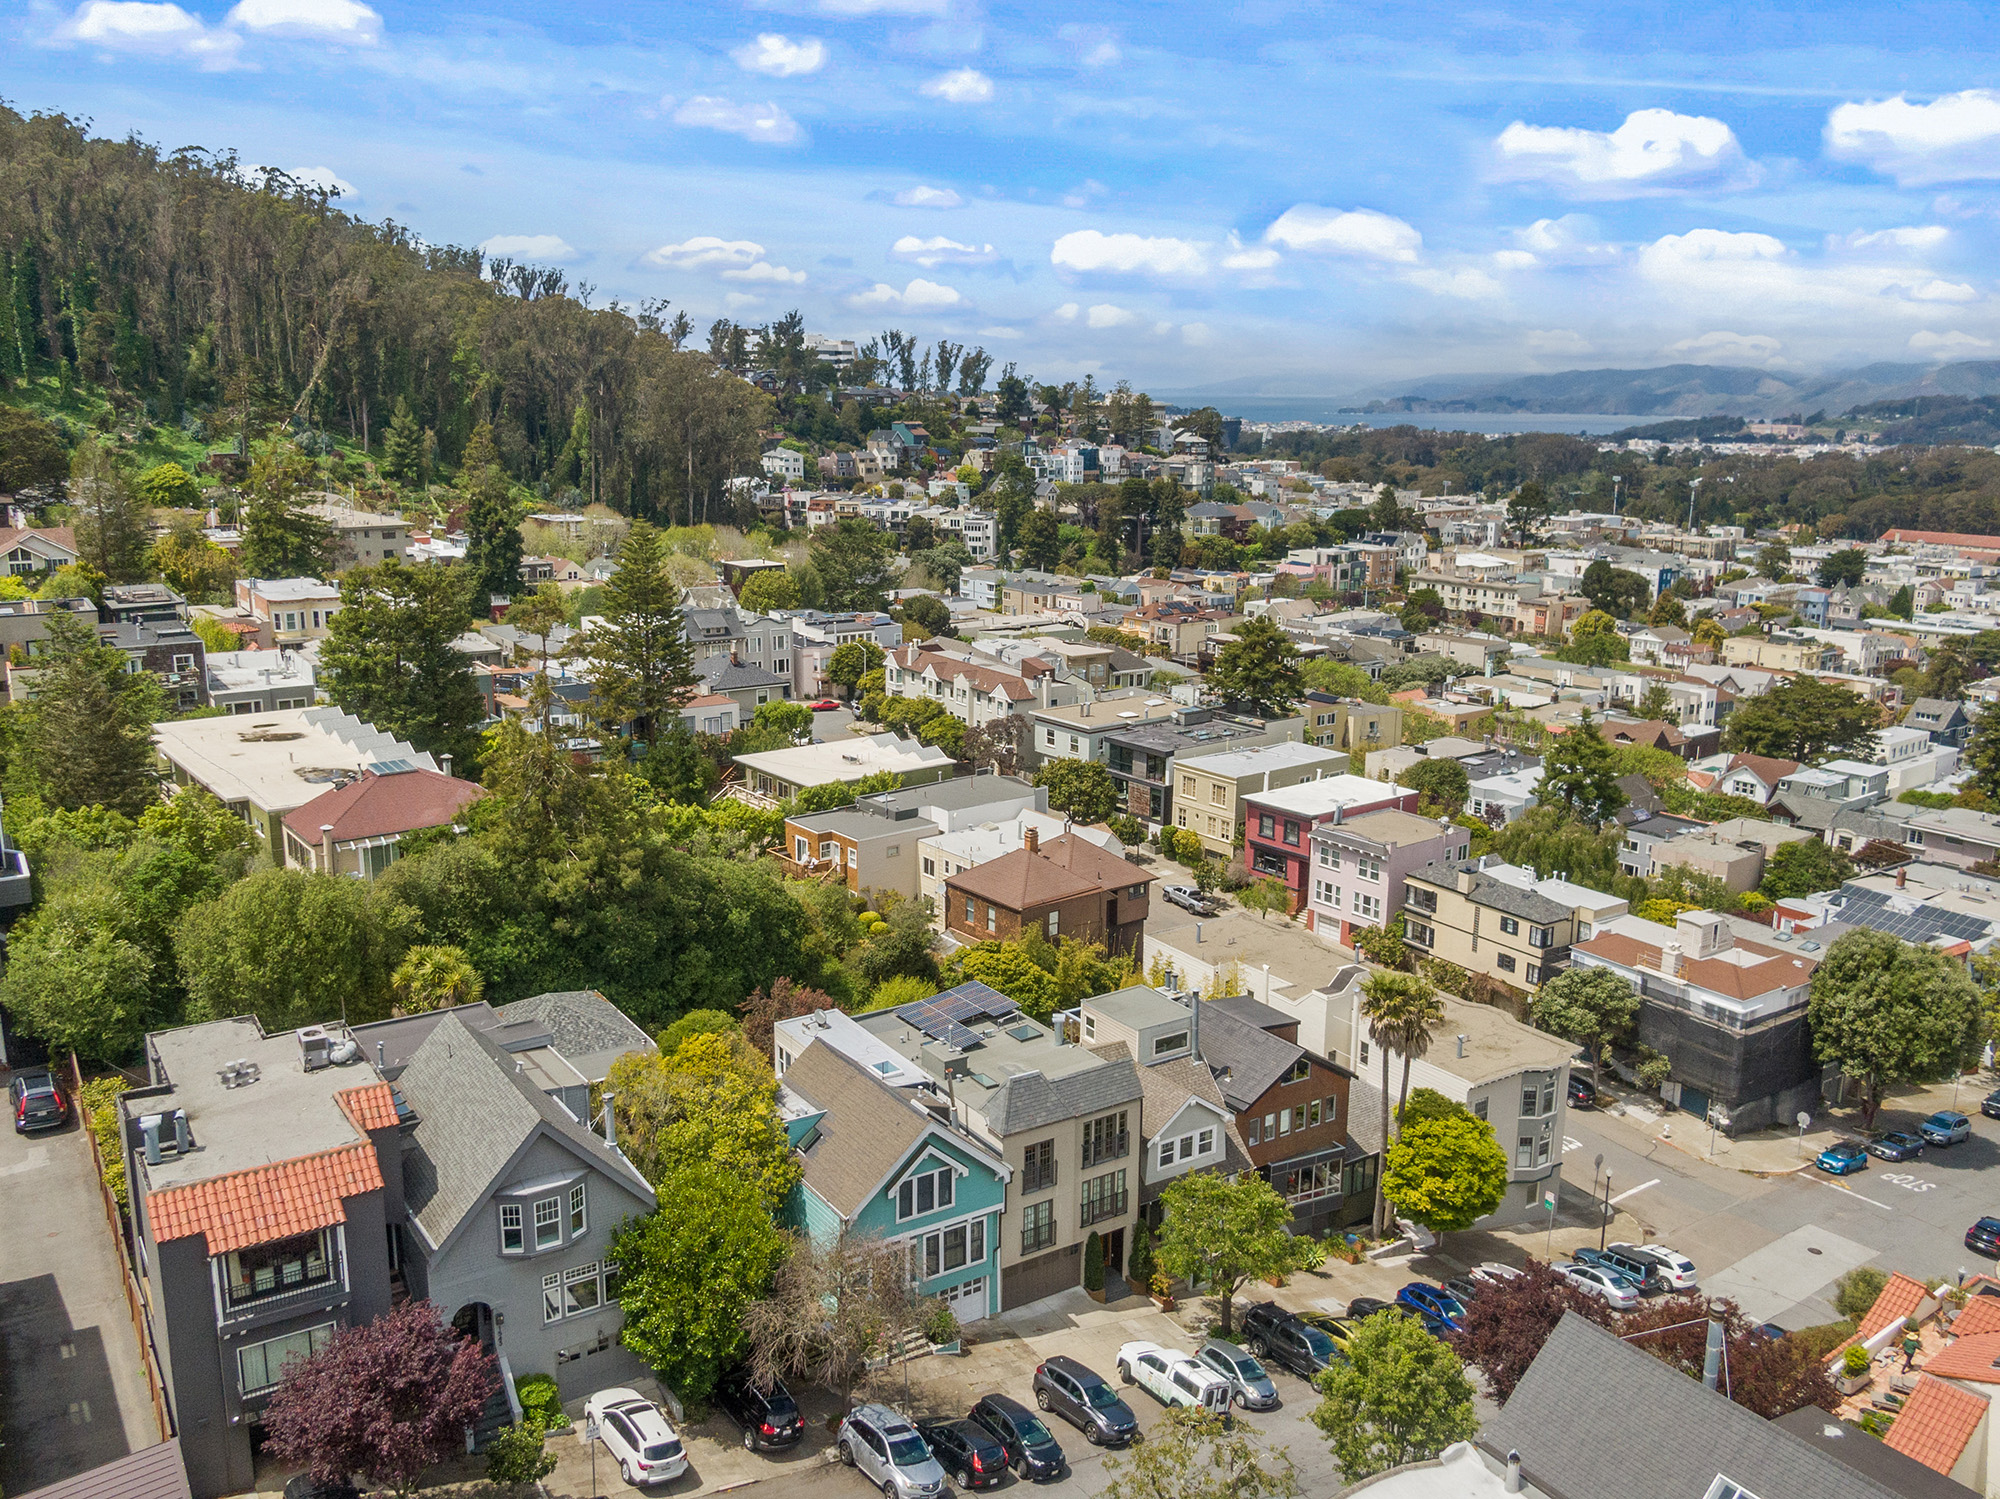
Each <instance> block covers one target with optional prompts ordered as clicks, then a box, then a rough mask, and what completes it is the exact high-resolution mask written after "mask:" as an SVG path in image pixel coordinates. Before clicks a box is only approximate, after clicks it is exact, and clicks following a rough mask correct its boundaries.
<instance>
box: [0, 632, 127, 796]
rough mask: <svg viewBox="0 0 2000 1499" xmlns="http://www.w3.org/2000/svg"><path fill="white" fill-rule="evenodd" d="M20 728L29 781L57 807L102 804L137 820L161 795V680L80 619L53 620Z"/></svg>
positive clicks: (38, 660)
mask: <svg viewBox="0 0 2000 1499" xmlns="http://www.w3.org/2000/svg"><path fill="white" fill-rule="evenodd" d="M48 630H49V635H48V641H47V643H46V647H45V650H44V653H43V654H42V655H41V656H39V657H37V658H36V674H35V682H34V686H33V687H32V688H31V689H30V696H29V701H28V704H27V707H26V710H25V714H24V717H25V724H24V725H23V742H22V750H23V752H24V753H23V754H22V755H21V758H22V759H23V760H24V761H25V762H26V769H27V771H28V774H29V777H30V779H31V783H32V784H33V786H34V787H35V788H36V789H37V790H38V791H39V792H40V794H41V797H42V800H43V801H45V802H47V803H48V804H49V805H50V806H52V807H64V808H72V809H73V808H77V807H89V806H100V807H109V808H111V809H112V810H114V811H117V812H122V813H124V814H125V815H126V816H128V817H137V816H138V815H139V814H140V813H141V812H142V811H144V810H145V809H146V808H147V807H148V806H150V805H152V803H153V802H155V801H156V800H158V798H159V789H158V788H159V777H158V774H157V773H156V772H155V770H154V768H153V767H154V759H153V722H154V720H155V719H157V718H158V717H159V716H160V713H161V711H162V710H161V699H160V685H159V679H158V678H156V677H155V676H153V674H152V673H150V672H135V671H131V670H128V669H127V661H126V657H125V653H124V652H123V651H121V650H119V649H118V648H117V647H115V646H109V645H105V644H103V643H102V642H101V641H100V640H99V639H98V637H97V631H96V630H94V629H92V628H91V626H90V625H89V624H87V623H86V622H85V621H84V620H83V619H82V618H81V617H80V616H78V615H75V614H71V613H69V612H67V611H59V612H57V613H55V614H51V615H49V616H48Z"/></svg>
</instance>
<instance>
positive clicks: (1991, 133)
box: [1826, 88, 2000, 187]
mask: <svg viewBox="0 0 2000 1499" xmlns="http://www.w3.org/2000/svg"><path fill="white" fill-rule="evenodd" d="M1826 151H1827V155H1829V156H1832V157H1834V158H1836V159H1838V160H1841V161H1852V162H1858V163H1860V164H1861V165H1863V166H1866V167H1871V168H1873V169H1874V170H1875V171H1877V172H1882V173H1884V174H1886V175H1888V176H1891V177H1894V178H1895V179H1896V180H1897V181H1898V182H1900V183H1902V184H1903V185H1904V186H1906V187H1907V186H1911V185H1913V184H1919V183H1930V182H1960V181H1967V180H1973V179H1985V178H1993V177H2000V92H1996V91H1995V90H1993V89H1984V88H1969V89H1966V90H1965V91H1964V92H1963V93H1957V94H1946V95H1944V96H1943V97H1942V98H1938V99H1933V100H1932V101H1931V102H1930V103H1928V104H1912V103H1911V102H1910V101H1909V100H1908V98H1906V97H1905V96H1904V95H1902V94H1898V95H1896V96H1895V97H1894V98H1893V99H1870V100H1867V101H1866V102H1864V103H1860V104H1839V105H1836V106H1834V109H1833V112H1832V113H1831V114H1829V115H1828V116H1827V117H1826Z"/></svg>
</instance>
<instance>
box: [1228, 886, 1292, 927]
mask: <svg viewBox="0 0 2000 1499" xmlns="http://www.w3.org/2000/svg"><path fill="white" fill-rule="evenodd" d="M1236 903H1237V904H1238V905H1240V906H1241V907H1243V909H1244V910H1246V911H1255V912H1256V913H1257V919H1258V920H1259V921H1269V920H1270V919H1271V913H1272V912H1273V911H1278V912H1281V913H1285V914H1289V913H1290V911H1291V909H1292V892H1291V890H1290V889H1289V888H1288V887H1287V886H1286V884H1285V882H1284V881H1283V880H1281V879H1279V878H1278V877H1277V876H1275V875H1263V876H1261V877H1260V878H1258V879H1254V880H1252V881H1251V882H1250V883H1249V884H1247V885H1245V886H1244V887H1243V888H1242V889H1241V890H1239V891H1237V892H1236Z"/></svg>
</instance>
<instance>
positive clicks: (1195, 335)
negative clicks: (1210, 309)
mask: <svg viewBox="0 0 2000 1499" xmlns="http://www.w3.org/2000/svg"><path fill="white" fill-rule="evenodd" d="M1181 342H1182V343H1184V344H1192V345H1194V346H1195V347H1197V348H1199V347H1200V346H1201V345H1202V344H1205V343H1207V342H1208V324H1206V323H1182V324H1181Z"/></svg>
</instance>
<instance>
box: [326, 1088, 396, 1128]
mask: <svg viewBox="0 0 2000 1499" xmlns="http://www.w3.org/2000/svg"><path fill="white" fill-rule="evenodd" d="M333 1101H334V1102H335V1103H337V1104H339V1105H340V1110H341V1112H342V1113H343V1114H345V1115H347V1117H348V1118H349V1119H351V1120H353V1121H354V1127H355V1128H356V1129H359V1130H371V1129H394V1128H395V1127H396V1095H395V1094H394V1093H392V1092H391V1091H390V1090H389V1085H388V1084H387V1083H369V1084H368V1085H367V1086H365V1087H361V1088H348V1089H346V1090H344V1091H342V1092H339V1093H336V1094H334V1095H333Z"/></svg>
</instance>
